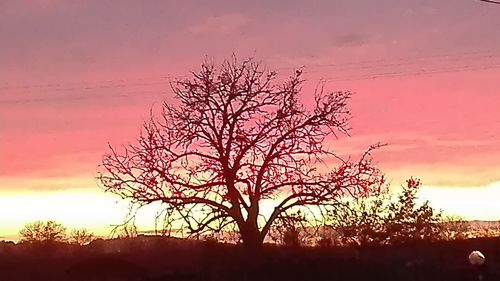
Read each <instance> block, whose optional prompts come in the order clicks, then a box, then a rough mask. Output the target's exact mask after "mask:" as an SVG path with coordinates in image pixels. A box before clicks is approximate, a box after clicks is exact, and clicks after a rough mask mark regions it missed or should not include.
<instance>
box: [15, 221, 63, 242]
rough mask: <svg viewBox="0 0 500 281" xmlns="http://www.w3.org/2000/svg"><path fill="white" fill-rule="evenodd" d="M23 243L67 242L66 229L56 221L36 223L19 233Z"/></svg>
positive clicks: (30, 224) (25, 227) (26, 226)
mask: <svg viewBox="0 0 500 281" xmlns="http://www.w3.org/2000/svg"><path fill="white" fill-rule="evenodd" d="M19 237H20V239H19V240H20V241H21V242H65V241H66V227H64V226H63V225H62V224H60V223H57V222H56V221H45V222H44V221H36V222H33V223H29V224H27V225H25V226H24V228H23V229H21V231H19Z"/></svg>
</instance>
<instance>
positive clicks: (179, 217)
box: [98, 58, 384, 247]
mask: <svg viewBox="0 0 500 281" xmlns="http://www.w3.org/2000/svg"><path fill="white" fill-rule="evenodd" d="M303 81H304V80H303V79H302V71H301V70H296V71H295V72H294V73H293V75H291V76H290V77H289V78H288V79H286V80H285V81H284V82H282V83H278V82H277V78H276V73H275V72H272V71H268V70H266V69H264V68H263V67H261V66H260V64H259V63H256V62H255V61H254V60H252V59H250V60H246V61H243V62H241V63H239V62H238V61H237V60H236V59H235V58H233V59H231V60H228V61H225V62H224V63H223V64H222V65H221V67H220V68H218V69H217V68H216V67H215V66H214V65H213V64H208V63H206V64H203V65H202V66H201V70H200V71H199V72H195V73H193V77H192V78H191V79H185V80H179V81H174V82H172V83H171V87H172V90H173V92H174V93H175V98H176V101H177V103H176V104H173V103H164V104H163V110H162V113H161V115H160V116H158V117H154V116H153V115H154V114H152V117H151V120H150V121H148V122H146V124H145V125H144V128H143V131H142V132H141V134H140V136H139V138H138V144H136V145H130V146H128V147H125V148H124V150H123V151H117V150H116V149H115V148H113V147H110V149H111V151H110V153H108V154H106V155H105V156H104V158H103V162H102V167H101V170H100V174H99V176H98V179H99V180H100V182H101V183H102V185H103V186H104V188H105V190H107V191H109V192H113V193H116V194H118V195H120V196H122V198H127V199H131V200H132V202H133V204H137V205H144V204H150V203H153V202H162V203H163V204H164V205H165V212H166V214H167V216H166V218H167V219H169V220H170V221H171V223H173V224H175V223H177V225H179V227H180V226H182V228H186V229H187V230H189V231H190V232H191V233H200V232H204V231H220V230H222V229H227V228H231V227H234V229H237V230H238V231H239V233H240V235H241V240H242V242H243V244H244V245H246V246H249V247H259V246H260V245H262V243H263V241H264V238H265V237H266V235H267V234H268V232H269V230H270V228H271V226H272V225H273V223H274V222H275V221H276V220H277V218H283V217H285V216H287V215H288V214H291V213H295V212H297V211H298V210H303V211H311V213H312V214H315V215H316V216H319V217H320V218H321V216H322V215H321V214H323V213H324V212H323V211H325V210H326V209H328V208H334V207H335V206H337V205H338V204H339V203H340V200H339V199H340V197H341V196H343V195H345V194H351V195H354V196H356V195H358V194H361V193H367V192H370V191H371V190H374V189H378V188H379V187H380V186H381V185H382V184H383V183H384V178H383V176H382V175H381V173H380V172H379V170H378V169H376V168H375V167H374V166H373V165H372V159H371V156H370V152H371V150H372V149H374V148H375V147H374V146H372V147H370V148H369V149H368V150H367V151H366V153H364V154H363V155H362V156H361V157H360V159H358V160H356V161H352V160H351V157H346V158H345V159H342V158H340V157H339V155H337V154H335V153H333V151H331V150H329V149H328V148H326V147H325V146H323V143H324V141H325V139H326V138H327V137H329V136H333V137H337V136H338V134H346V133H347V131H348V119H349V116H350V113H349V111H348V109H347V102H348V100H349V98H350V97H351V93H350V92H348V91H334V92H327V91H324V89H323V87H318V88H317V90H316V91H315V92H314V94H312V93H311V96H306V97H311V99H314V105H313V106H312V108H307V107H306V106H305V105H303V104H302V103H301V102H300V101H299V92H300V91H301V86H302V84H303ZM326 161H329V162H328V164H329V165H332V166H334V167H335V168H330V169H329V170H325V169H320V168H319V165H318V164H324V165H323V166H328V165H326V163H327V162H326ZM332 163H333V164H332ZM264 201H268V202H273V204H274V208H273V209H272V210H271V212H270V213H269V214H264V213H263V210H262V202H264ZM318 214H319V215H318Z"/></svg>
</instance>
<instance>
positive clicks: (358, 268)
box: [0, 237, 500, 281]
mask: <svg viewBox="0 0 500 281" xmlns="http://www.w3.org/2000/svg"><path fill="white" fill-rule="evenodd" d="M473 250H480V251H481V252H483V253H484V254H485V256H486V264H485V267H484V268H474V267H472V266H471V265H469V263H468V254H469V253H470V252H471V251H473ZM480 274H481V275H482V276H483V278H482V280H484V281H487V280H500V275H499V274H500V238H482V239H470V240H463V241H453V242H435V243H430V242H421V243H413V244H411V245H410V244H408V245H403V246H390V247H388V246H386V247H365V248H360V249H354V248H334V247H332V248H282V247H276V246H266V247H264V249H262V250H261V251H260V252H254V253H248V251H245V250H243V249H241V248H239V247H236V246H232V245H222V244H214V243H202V242H194V241H182V240H177V239H172V238H159V237H139V238H135V239H127V240H100V241H96V242H93V243H92V244H90V245H87V246H74V245H66V244H51V245H32V244H31V245H30V244H18V245H15V244H12V243H0V280H2V281H3V280H5V281H17V280H50V281H55V280H75V281H76V280H81V281H84V280H96V281H97V280H99V281H104V280H141V281H145V280H150V281H153V280H154V281H160V280H161V281H167V280H220V281H225V280H235V281H237V280H249V281H250V280H251V281H254V280H255V281H257V280H264V281H266V280H270V281H271V280H276V281H278V280H284V281H285V280H286V281H292V280H301V281H302V280H311V281H315V280H318V281H321V280H363V281H366V280H384V281H387V280H396V281H405V280H426V281H432V280H453V281H459V280H463V281H465V280H479V275H480Z"/></svg>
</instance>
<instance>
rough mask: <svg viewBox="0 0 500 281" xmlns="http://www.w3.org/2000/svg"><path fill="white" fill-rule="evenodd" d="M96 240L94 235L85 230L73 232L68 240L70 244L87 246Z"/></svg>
mask: <svg viewBox="0 0 500 281" xmlns="http://www.w3.org/2000/svg"><path fill="white" fill-rule="evenodd" d="M94 240H95V236H94V234H93V233H92V232H90V231H88V230H87V229H85V228H80V229H73V230H71V232H70V234H69V239H68V241H69V242H70V243H73V244H78V245H87V244H89V243H90V242H92V241H94Z"/></svg>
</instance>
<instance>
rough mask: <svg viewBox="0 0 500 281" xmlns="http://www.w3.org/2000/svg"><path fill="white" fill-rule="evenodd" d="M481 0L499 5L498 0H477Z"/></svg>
mask: <svg viewBox="0 0 500 281" xmlns="http://www.w3.org/2000/svg"><path fill="white" fill-rule="evenodd" d="M479 1H481V2H486V3H491V4H499V5H500V2H498V1H493V0H479Z"/></svg>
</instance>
